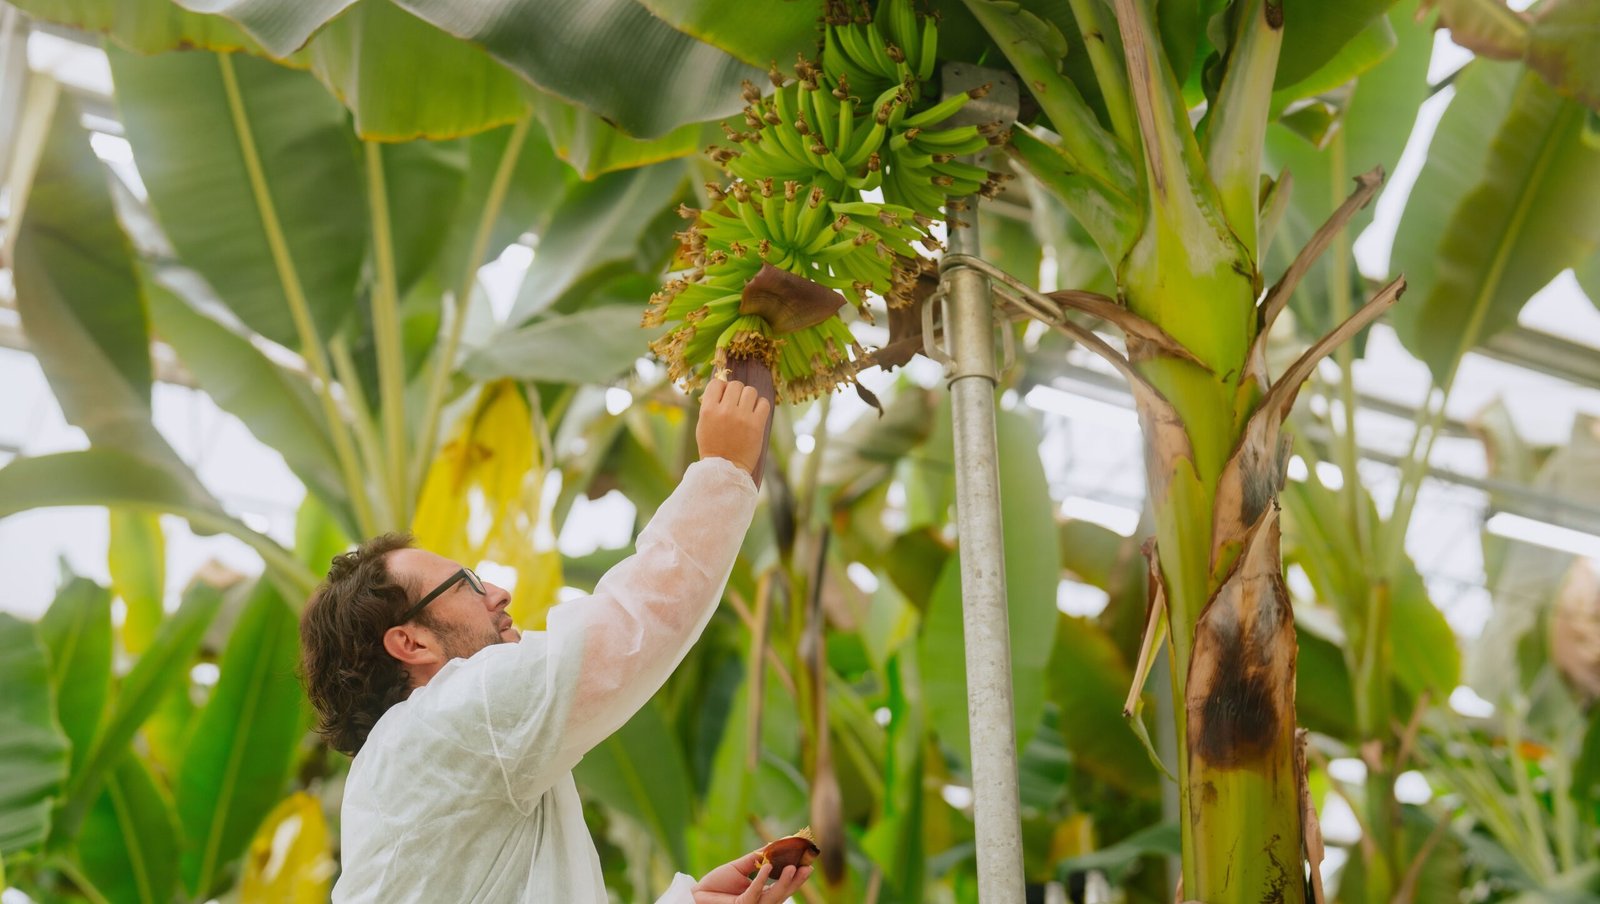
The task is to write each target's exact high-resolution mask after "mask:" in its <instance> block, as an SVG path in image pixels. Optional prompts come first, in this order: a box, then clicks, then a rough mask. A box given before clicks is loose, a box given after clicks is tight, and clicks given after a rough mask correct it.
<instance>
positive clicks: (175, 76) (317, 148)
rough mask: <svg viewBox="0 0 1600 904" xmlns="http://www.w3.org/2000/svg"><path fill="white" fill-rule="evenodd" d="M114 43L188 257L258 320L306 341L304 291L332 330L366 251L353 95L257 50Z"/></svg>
mask: <svg viewBox="0 0 1600 904" xmlns="http://www.w3.org/2000/svg"><path fill="white" fill-rule="evenodd" d="M284 9H287V7H284ZM109 56H110V59H111V71H112V75H113V77H114V80H115V82H116V88H117V102H118V107H119V109H120V110H121V113H122V121H123V125H124V126H125V127H126V129H127V137H128V141H129V142H131V143H132V145H133V153H134V159H135V161H136V162H137V165H138V167H139V174H140V176H141V177H142V178H143V180H144V183H145V186H146V188H147V189H148V190H149V193H150V205H151V206H152V207H153V208H154V209H155V211H156V215H157V217H158V219H159V220H160V221H161V225H162V226H163V227H164V229H165V231H166V234H167V236H168V237H169V238H170V239H171V240H172V244H173V245H174V247H176V249H177V251H178V254H179V256H180V257H181V258H182V259H183V262H184V263H185V264H187V265H188V266H190V267H192V268H194V269H195V270H196V271H198V272H199V273H200V274H201V275H202V276H204V277H205V278H206V280H207V281H208V282H209V283H210V284H211V286H212V287H213V288H214V289H215V290H216V293H217V296H218V297H219V298H220V299H221V300H222V301H223V303H224V304H226V305H227V306H228V307H229V308H230V309H232V310H233V312H234V313H235V314H237V315H238V317H239V319H240V320H242V321H244V323H245V324H247V325H248V326H249V327H250V328H251V329H253V330H255V331H256V332H258V333H260V334H261V335H263V336H265V337H266V338H268V339H271V340H272V341H274V342H277V343H279V344H281V345H285V346H288V347H290V348H298V347H299V346H300V344H301V336H300V334H299V332H298V330H297V328H296V326H295V324H294V320H293V318H292V316H291V310H292V307H291V306H292V305H293V304H295V297H296V296H297V295H303V298H304V305H305V309H306V313H307V315H308V317H309V319H310V322H311V324H312V326H313V328H314V329H315V331H316V334H317V335H318V336H319V337H322V338H324V339H325V338H326V337H327V336H328V335H329V334H330V332H331V331H332V329H333V327H334V326H335V325H336V324H337V323H338V322H339V320H340V319H341V318H342V317H344V316H345V315H346V313H347V312H348V311H349V309H350V307H351V305H352V304H353V301H354V298H355V289H356V285H357V280H358V277H359V276H360V269H361V262H362V259H363V257H364V255H365V251H366V242H365V241H364V240H361V238H359V237H363V236H365V234H366V231H367V217H366V210H367V207H366V202H365V200H364V195H363V185H364V182H363V179H362V175H361V170H360V167H359V166H358V165H357V154H356V148H355V143H354V137H353V136H352V135H351V133H350V128H349V121H348V119H347V115H346V113H345V111H344V109H343V108H342V107H341V106H339V104H338V102H337V101H335V100H334V99H333V98H331V97H329V96H328V93H327V92H326V91H325V90H324V89H323V87H322V86H321V85H319V84H318V83H317V80H316V79H315V78H313V77H312V76H310V75H308V74H306V73H303V72H295V71H293V70H290V69H286V68H284V67H282V66H278V65H274V64H272V63H268V62H264V61H261V60H257V59H253V58H250V57H245V56H238V55H229V54H223V55H216V54H207V53H180V54H162V55H159V56H154V57H137V56H134V55H132V54H127V53H122V52H118V51H115V50H113V51H112V52H111V53H110V54H109ZM353 239H354V240H353ZM278 252H281V255H280V254H279V253H278Z"/></svg>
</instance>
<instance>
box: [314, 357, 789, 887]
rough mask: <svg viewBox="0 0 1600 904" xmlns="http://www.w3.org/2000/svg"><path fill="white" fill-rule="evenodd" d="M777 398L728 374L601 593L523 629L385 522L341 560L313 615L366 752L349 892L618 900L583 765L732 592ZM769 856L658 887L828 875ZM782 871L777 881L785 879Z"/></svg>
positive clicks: (334, 703)
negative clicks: (590, 813)
mask: <svg viewBox="0 0 1600 904" xmlns="http://www.w3.org/2000/svg"><path fill="white" fill-rule="evenodd" d="M770 414H771V411H770V406H769V405H768V403H767V402H766V400H764V399H761V398H759V397H758V396H757V395H756V391H755V390H754V389H753V388H751V387H747V386H744V385H742V384H740V383H738V382H729V381H723V380H713V381H712V382H711V385H710V386H709V387H708V388H707V389H706V392H705V396H704V398H703V399H702V401H701V409H700V419H699V423H698V424H697V425H696V428H695V440H696V442H697V443H698V444H699V449H700V456H701V460H700V461H697V462H695V463H694V464H692V465H690V466H689V468H688V470H687V471H686V472H685V473H684V476H683V482H682V483H681V484H680V485H679V486H678V488H677V490H675V491H674V492H673V494H672V496H671V497H670V498H668V499H667V501H666V502H665V503H663V504H662V506H661V508H660V509H659V510H658V511H657V512H656V514H655V517H654V518H652V519H651V521H650V523H649V524H648V525H646V527H645V528H644V530H643V531H642V532H640V534H639V541H638V546H637V551H636V552H635V554H634V555H632V556H630V557H629V558H627V559H625V560H624V561H622V562H620V563H618V564H617V565H616V566H615V567H613V568H612V569H611V570H610V571H609V572H607V573H606V574H605V575H604V576H603V577H602V578H601V579H600V582H599V584H598V585H597V586H596V587H595V593H594V596H592V597H588V598H585V599H578V600H571V601H568V602H566V603H562V604H561V605H558V606H556V607H554V608H552V609H551V610H550V613H549V616H548V618H547V625H548V627H547V630H545V631H542V632H530V633H528V634H526V635H521V634H519V633H518V631H517V630H516V629H515V628H514V627H512V625H511V620H510V618H508V617H507V616H506V614H505V608H506V605H507V604H508V603H509V602H510V595H509V594H508V593H507V592H506V591H505V590H503V589H501V588H499V587H496V586H495V585H493V584H490V583H488V582H486V581H482V580H481V579H479V578H478V577H477V576H476V575H475V574H473V572H472V571H471V570H469V569H467V568H464V567H461V566H460V565H459V564H457V563H455V562H452V561H449V560H447V559H445V558H443V557H441V556H438V555H435V554H433V553H431V552H428V551H426V550H422V549H415V548H412V547H411V546H410V542H409V539H408V538H406V537H397V536H394V535H385V536H383V537H378V538H375V539H373V540H369V541H367V542H366V543H363V544H362V545H361V546H360V548H358V549H357V550H356V551H355V552H352V553H346V554H345V555H342V556H339V557H338V558H336V559H334V562H333V568H332V569H331V570H330V571H329V572H328V579H327V581H326V582H325V583H324V584H323V585H322V586H321V587H319V588H318V589H317V592H316V593H315V594H314V595H313V596H312V598H311V601H310V603H309V604H308V605H307V607H306V611H305V614H304V616H303V617H302V619H301V627H300V633H301V644H302V669H303V672H304V677H305V681H306V685H307V693H308V695H309V696H310V698H311V702H312V704H313V705H314V706H315V707H316V709H317V712H318V714H319V715H320V717H321V724H320V730H321V732H322V733H323V735H324V736H325V737H326V738H327V740H328V742H329V743H330V744H331V745H332V746H333V747H334V748H335V749H337V750H340V751H342V752H344V753H347V754H350V755H351V756H353V757H355V760H354V762H352V763H351V765H350V775H349V778H348V780H347V781H346V783H345V791H344V805H343V820H342V826H341V839H340V840H341V848H342V860H343V873H342V875H341V876H340V878H339V882H338V884H337V885H336V887H335V888H334V891H333V899H334V901H336V902H368V901H371V902H384V904H391V902H402V901H419V902H430V904H431V902H457V901H462V902H466V901H472V902H485V904H489V902H517V904H532V902H549V904H605V902H606V900H607V899H606V892H605V888H604V886H603V883H602V880H601V875H600V859H599V856H598V854H597V853H596V851H595V847H594V841H593V839H591V838H590V837H589V833H588V830H587V828H586V827H585V825H584V821H583V812H582V806H581V803H580V802H579V800H578V793H577V788H576V786H575V785H574V783H573V779H572V768H573V766H574V765H576V764H577V762H578V760H579V759H581V758H582V757H583V755H584V754H585V753H586V752H587V751H589V750H590V749H591V748H593V747H594V746H595V745H596V744H598V743H600V742H601V741H602V740H604V739H605V738H606V736H608V735H610V734H611V733H612V732H614V731H616V730H617V729H618V728H620V727H621V726H622V725H623V723H624V722H626V721H627V720H628V719H629V717H631V716H632V715H633V714H634V713H635V712H636V711H637V710H638V709H639V708H640V707H641V706H643V705H644V704H645V702H646V701H648V700H649V699H650V697H651V696H652V695H653V694H654V693H655V692H656V691H657V690H658V689H659V688H660V687H661V685H662V684H663V683H664V682H665V681H666V679H667V677H668V676H669V675H670V674H671V673H672V670H673V669H675V668H676V667H677V666H678V663H679V662H681V661H682V659H683V657H684V655H685V654H686V653H687V652H688V649H689V647H690V646H691V645H692V644H693V643H694V642H695V640H696V639H697V638H698V637H699V635H700V632H701V630H703V629H704V627H705V625H706V622H707V621H708V620H709V619H710V618H711V614H712V611H713V610H714V609H715V608H716V604H717V602H718V600H719V599H720V598H721V596H722V590H723V587H724V586H725V585H726V583H727V580H728V575H729V573H730V572H731V571H732V569H733V563H734V558H735V556H736V555H737V554H738V551H739V546H740V543H741V542H742V540H743V538H744V534H745V531H746V529H747V528H748V527H749V525H750V520H751V517H752V515H753V514H754V510H755V505H756V487H755V483H754V481H753V480H752V477H751V475H752V473H753V471H754V468H755V467H756V464H757V462H758V461H759V458H760V453H761V445H762V440H763V436H764V428H765V426H766V422H767V418H768V417H769V415H770ZM755 864H756V855H755V854H754V853H752V854H749V855H746V856H745V857H742V858H740V859H738V860H735V861H734V862H732V863H729V864H727V865H725V866H722V867H719V868H718V869H716V870H714V871H712V872H711V873H710V874H708V875H707V876H705V877H704V878H703V879H701V880H700V881H699V882H698V883H696V882H694V881H693V880H692V879H690V877H688V876H684V875H682V874H680V875H679V876H678V877H677V878H676V879H675V881H674V882H673V885H672V887H671V888H670V889H668V891H667V893H666V894H665V895H664V896H663V897H662V898H661V899H660V902H658V904H690V902H693V904H776V902H779V901H783V900H785V899H787V898H788V897H789V896H790V895H791V894H792V893H793V892H794V891H795V890H796V889H797V888H799V886H800V885H801V884H802V883H803V882H805V880H806V879H807V877H808V876H809V875H810V872H811V870H810V868H809V867H808V868H804V869H800V870H795V869H794V868H793V867H789V868H787V869H785V870H784V871H783V873H782V874H781V875H779V876H770V872H771V870H770V867H765V866H764V867H762V868H761V869H760V870H759V871H757V872H756V877H755V879H754V880H753V881H752V880H751V879H750V878H748V876H749V873H750V872H752V871H755ZM769 878H773V879H776V880H777V881H775V882H773V883H772V884H771V885H768V884H767V882H768V879H769Z"/></svg>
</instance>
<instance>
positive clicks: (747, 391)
mask: <svg viewBox="0 0 1600 904" xmlns="http://www.w3.org/2000/svg"><path fill="white" fill-rule="evenodd" d="M760 400H761V393H759V392H756V388H755V387H754V386H746V387H744V388H743V389H741V390H739V407H740V408H741V409H743V410H745V411H754V410H756V402H758V401H760Z"/></svg>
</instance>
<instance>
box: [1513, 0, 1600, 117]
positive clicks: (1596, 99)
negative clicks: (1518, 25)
mask: <svg viewBox="0 0 1600 904" xmlns="http://www.w3.org/2000/svg"><path fill="white" fill-rule="evenodd" d="M1597 40H1600V7H1597V6H1596V5H1595V4H1593V3H1588V2H1584V0H1545V2H1544V3H1541V4H1539V8H1538V10H1537V11H1536V12H1535V13H1534V16H1533V25H1532V27H1531V28H1530V29H1529V31H1528V65H1529V66H1530V67H1532V68H1533V70H1534V71H1535V72H1537V73H1539V74H1540V75H1542V76H1544V77H1545V80H1546V81H1548V82H1549V83H1550V84H1551V86H1552V87H1554V88H1555V89H1556V91H1557V92H1559V93H1561V94H1563V95H1566V96H1567V97H1570V98H1572V99H1573V100H1576V101H1577V102H1578V103H1581V104H1584V105H1586V106H1588V107H1589V108H1591V109H1594V110H1600V55H1596V54H1595V52H1594V48H1595V42H1596V41H1597Z"/></svg>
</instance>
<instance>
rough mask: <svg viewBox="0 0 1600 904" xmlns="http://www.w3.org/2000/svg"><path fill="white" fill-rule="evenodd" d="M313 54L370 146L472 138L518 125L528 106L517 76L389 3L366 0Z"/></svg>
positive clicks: (331, 27) (330, 29)
mask: <svg viewBox="0 0 1600 904" xmlns="http://www.w3.org/2000/svg"><path fill="white" fill-rule="evenodd" d="M306 52H307V55H308V56H309V57H310V60H311V71H312V72H313V73H315V74H316V76H317V77H318V78H319V79H321V80H322V81H323V83H324V84H326V85H327V86H328V88H329V89H330V90H332V91H333V93H334V94H335V95H336V96H337V97H338V98H339V99H340V100H342V101H344V104H345V106H347V107H349V108H350V112H351V113H353V114H355V125H356V132H357V134H359V135H360V136H361V137H362V138H365V139H367V140H369V141H410V140H412V139H415V138H431V139H441V138H455V137H458V136H461V135H470V134H473V133H475V132H481V131H483V130H485V129H490V128H493V127H495V126H500V125H505V124H506V123H509V122H512V121H514V120H516V119H517V118H518V117H520V116H521V115H522V113H523V110H524V108H525V107H526V103H525V101H524V100H523V98H522V86H521V83H520V82H519V80H518V79H517V77H516V76H515V75H513V74H512V73H511V71H510V70H509V69H506V68H505V67H504V66H501V65H500V64H499V63H498V62H496V61H495V60H494V59H493V58H492V57H490V56H489V54H487V53H485V52H484V50H483V48H482V47H479V46H476V45H474V44H469V43H467V42H466V41H463V40H461V39H459V38H457V37H455V36H453V35H449V34H446V33H444V32H442V31H440V30H439V29H437V28H435V27H433V26H432V25H429V24H428V23H426V22H424V21H422V20H421V19H418V18H417V17H416V16H414V15H412V14H410V13H408V12H406V11H405V10H403V9H401V8H400V7H398V6H396V5H395V4H393V3H391V2H389V0H359V2H357V3H356V4H355V5H354V6H352V7H351V8H350V9H349V10H347V11H346V12H345V13H344V14H343V15H341V16H339V17H337V18H335V19H334V20H333V21H331V22H329V23H328V26H327V28H325V29H323V30H322V31H321V32H320V33H319V34H318V35H317V36H316V38H314V39H313V40H312V42H311V44H310V45H309V46H308V47H307V50H306ZM424 60H425V61H427V62H426V64H423V65H419V62H420V61H424Z"/></svg>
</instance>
